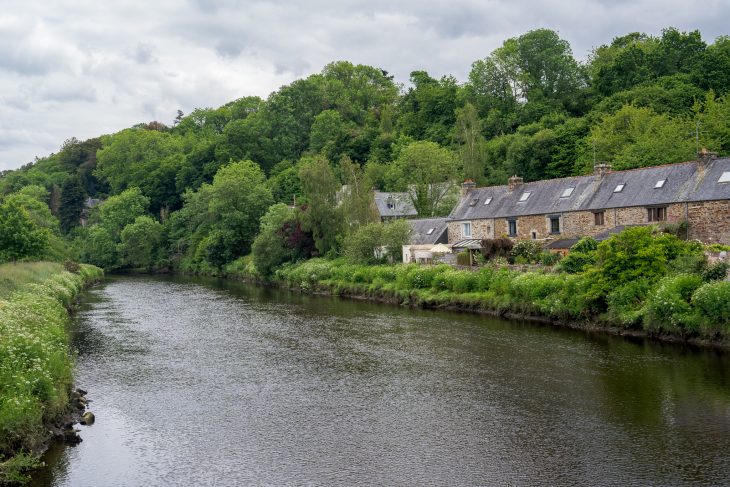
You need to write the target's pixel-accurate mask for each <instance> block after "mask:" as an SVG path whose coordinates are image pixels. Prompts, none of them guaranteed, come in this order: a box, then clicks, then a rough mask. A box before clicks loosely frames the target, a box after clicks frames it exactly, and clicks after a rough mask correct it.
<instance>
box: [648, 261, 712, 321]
mask: <svg viewBox="0 0 730 487" xmlns="http://www.w3.org/2000/svg"><path fill="white" fill-rule="evenodd" d="M701 285H702V279H701V278H700V277H699V276H697V275H692V274H680V275H677V276H671V277H665V278H664V279H662V280H661V281H659V283H658V284H657V285H656V287H655V288H654V290H653V291H652V292H651V293H650V294H649V299H648V300H647V302H646V323H645V325H646V327H648V328H655V329H666V330H671V329H673V328H674V329H677V328H678V329H681V330H688V329H696V328H697V322H696V319H695V317H694V315H693V310H692V307H691V306H690V300H691V298H692V293H693V292H694V291H695V290H696V289H697V288H698V287H700V286H701Z"/></svg>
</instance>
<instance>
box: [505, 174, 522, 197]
mask: <svg viewBox="0 0 730 487" xmlns="http://www.w3.org/2000/svg"><path fill="white" fill-rule="evenodd" d="M523 182H524V180H523V179H522V178H521V177H519V176H518V175H516V174H515V175H514V176H512V177H511V178H509V179H508V180H507V188H508V189H509V192H510V193H511V192H512V191H514V189H515V188H516V187H518V186H521V185H522V183H523Z"/></svg>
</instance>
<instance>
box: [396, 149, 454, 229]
mask: <svg viewBox="0 0 730 487" xmlns="http://www.w3.org/2000/svg"><path fill="white" fill-rule="evenodd" d="M457 174H458V163H457V161H456V157H455V156H454V154H453V153H452V152H451V151H450V150H448V149H445V148H443V147H440V146H439V145H438V144H436V143H435V142H429V141H419V142H413V143H411V144H409V145H408V146H406V147H405V148H403V150H401V151H400V154H399V155H398V159H396V160H395V161H394V162H393V164H392V166H391V168H390V173H389V178H390V180H391V181H393V187H394V188H395V189H397V190H399V191H407V192H408V193H409V194H410V196H411V200H412V201H413V206H414V207H415V208H416V210H417V211H418V214H419V216H421V217H424V218H425V217H429V216H438V215H440V214H444V213H448V211H450V208H445V207H444V205H443V203H444V202H445V201H447V200H448V199H449V196H450V190H451V188H453V187H454V184H455V182H456V177H457Z"/></svg>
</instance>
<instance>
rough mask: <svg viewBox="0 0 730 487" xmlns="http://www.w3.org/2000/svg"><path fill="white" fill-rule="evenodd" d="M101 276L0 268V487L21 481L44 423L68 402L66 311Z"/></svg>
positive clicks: (52, 267) (51, 267)
mask: <svg viewBox="0 0 730 487" xmlns="http://www.w3.org/2000/svg"><path fill="white" fill-rule="evenodd" d="M101 276H102V271H101V269H98V268H96V267H93V266H88V265H82V266H80V268H79V271H78V273H75V274H72V273H70V272H67V271H65V270H63V267H62V266H61V265H60V264H54V263H48V262H37V263H22V264H5V265H2V266H0V337H1V339H0V484H3V483H4V482H18V481H22V480H23V478H24V476H23V474H22V472H21V471H22V470H23V469H25V468H28V467H29V465H32V464H33V461H32V455H30V456H29V455H28V453H32V452H34V451H36V450H37V449H38V448H39V446H40V445H42V444H43V442H44V441H45V440H46V437H47V431H46V428H45V427H44V424H45V423H47V422H50V421H53V420H55V419H57V418H59V417H60V416H61V415H62V414H63V413H64V412H65V411H66V408H67V406H68V402H69V392H70V388H71V382H72V370H73V358H72V356H71V354H70V350H69V335H68V329H67V325H68V323H69V319H70V318H69V315H68V311H67V308H68V307H69V306H70V305H71V303H72V302H73V299H74V297H75V296H76V294H78V292H79V291H80V290H81V289H82V288H83V287H84V286H85V285H87V284H88V283H90V282H91V281H93V280H95V279H98V278H100V277H101Z"/></svg>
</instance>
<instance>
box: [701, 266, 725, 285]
mask: <svg viewBox="0 0 730 487" xmlns="http://www.w3.org/2000/svg"><path fill="white" fill-rule="evenodd" d="M728 269H730V264H728V263H727V262H715V263H714V264H711V265H709V266H707V267H706V268H705V270H704V271H702V280H704V281H705V282H710V281H722V280H723V279H725V278H726V277H727V271H728Z"/></svg>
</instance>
